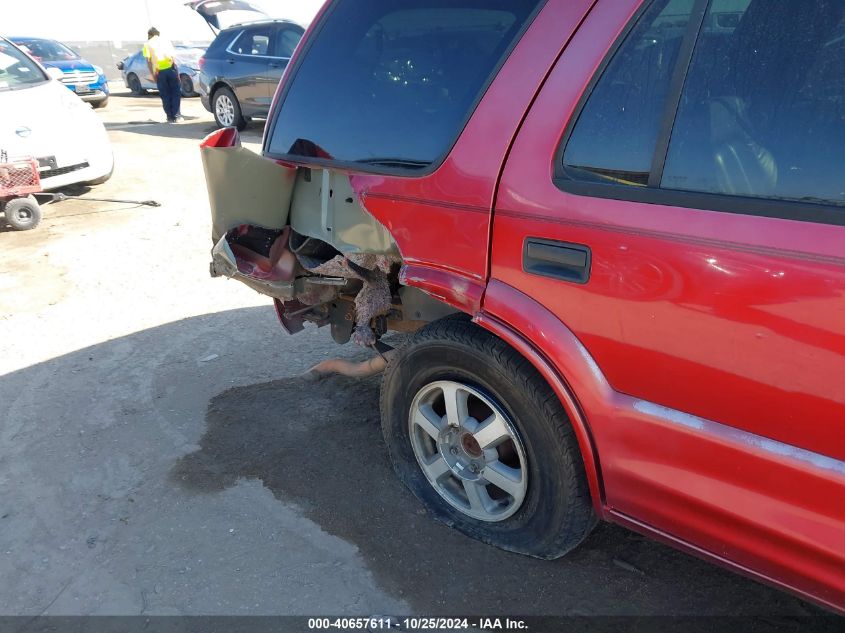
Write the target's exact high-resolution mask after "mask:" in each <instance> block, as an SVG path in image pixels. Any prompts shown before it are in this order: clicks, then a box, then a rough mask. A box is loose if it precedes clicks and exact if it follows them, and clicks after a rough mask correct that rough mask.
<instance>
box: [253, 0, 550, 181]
mask: <svg viewBox="0 0 845 633" xmlns="http://www.w3.org/2000/svg"><path fill="white" fill-rule="evenodd" d="M340 1H341V0H331V2H330V5H329V6H328V7H326V9H325V10H324V11H323V15H322V17H321V18H320V20H319V22H318V23H317V24H315V25H312V27H311V28H310V29H309V30H308V31H307V32H306V35H308V37H307V38H305V41H304V42H301V43H300V46H299V47H298V48H297V52H296V54H295V55H294V61H295V63H294V64H293V65H292V66H290V65H289V66H288V69H287V71H286V72H285V77H284V79H283V80H282V84H281V86H282V90H281V92H279V93H278V95H277V98H276V99H274V100H273V106H272V108H271V109H270V113H269V114H268V115H267V126H266V127H265V131H264V139H263V143H262V147H261V154H262V156H264V157H266V158H271V159H273V160H281V161H285V162H287V163H292V164H295V165H300V166H303V167H312V166H313V167H323V168H329V169H340V170H344V171H349V172H354V173H360V174H373V175H378V176H402V177H405V178H425V177H427V176H430V175H431V174H433V173H434V172H436V171H437V170H438V169H440V167H441V166H442V165H443V163H444V162H446V159H447V158H448V157H449V155H450V154H451V153H452V150H453V149H454V148H455V145H456V144H457V143H458V140H460V138H461V136H463V134H464V130H465V129H466V127H467V125H469V122H470V121H471V120H472V118H473V117H474V116H475V113H476V111H477V110H478V106H479V105H481V102H482V101H483V100H484V97H485V96H486V95H487V92H488V91H489V90H490V86H492V85H493V82H494V81H495V80H496V78H497V77H498V76H499V74H500V73H501V71H502V68H504V66H505V64H506V63H507V62H508V60H509V59H510V58H511V55H512V54H513V51H514V49H516V47H517V46H518V45H519V43H520V42H521V41H522V39H523V38H524V37H525V34H526V33H527V32H528V29H529V28H531V25H532V24H533V23H534V20H535V19H536V18H537V16H538V15H539V14H540V12H541V11H542V10H543V9H544V8H545V7H546V4H547V3H548V0H538V1H537V6H535V7H534V9H533V10H532V11H531V13H529V14H528V17H527V18H526V20H525V23H524V24H523V25H522V27H521V28H520V29H519V31H517V33H516V35H515V36H514V38H513V41H512V42H511V43H510V45H509V46H508V48H507V49H505V51H504V52H503V53H502V56H501V59H499V60H498V62H497V63H496V65H495V66H494V67H493V68H492V70H491V71H490V73H489V75H488V77H487V79H485V80H484V82H482V84H481V87H480V88H479V90H478V96H477V97H476V98H475V99H474V100H473V101H472V103H471V104H470V105H469V107H468V108H467V112H466V115H465V116H464V118H463V119H462V120H461V122H460V124H459V125H458V129H457V131H456V133H455V135H454V138H452V139H451V141H450V142H449V143H447V145H446V148H445V150H444V151H443V153H442V154H441V155H439V156H438V157H437V158H435V159H434V160H433V161H432V162H431V164H430V165H428V166H427V167H425V168H422V169H414V168H410V167H385V166H383V165H368V164H366V163H359V162H355V161H344V160H335V159H326V158H317V157H311V156H299V155H297V154H287V153H284V154H280V153H275V152H271V151H270V143H271V142H272V140H273V135H274V134H275V132H276V124H277V122H278V120H279V117H278V114H279V110H280V109H281V107H282V105H283V104H284V102H285V99H287V96H288V93H289V92H290V89H291V86H292V85H293V83H294V82H295V81H296V77H297V75H298V74H299V70H300V68H301V66H302V64H303V62H304V60H305V59H306V58H307V57H308V53H309V51H310V50H311V47H312V46H313V44H314V42H315V41H316V40H317V39H318V37H319V35H320V33H321V32H322V30H323V28H324V27H325V25H326V23H327V22H328V20H329V19H330V18H331V16H332V14H333V13H334V12H335V9H336V8H337V5H338V4H339V2H340Z"/></svg>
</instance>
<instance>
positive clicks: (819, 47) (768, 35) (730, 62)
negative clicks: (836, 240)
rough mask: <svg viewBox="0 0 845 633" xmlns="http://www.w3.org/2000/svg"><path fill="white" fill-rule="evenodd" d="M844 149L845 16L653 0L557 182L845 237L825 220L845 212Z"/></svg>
mask: <svg viewBox="0 0 845 633" xmlns="http://www.w3.org/2000/svg"><path fill="white" fill-rule="evenodd" d="M693 5H694V6H693ZM699 7H700V8H699ZM705 9H706V10H705ZM694 16H695V17H694ZM691 20H694V23H693V24H691V23H690V22H691ZM682 42H683V44H684V45H683V46H681V43H682ZM675 106H677V107H675ZM843 148H845V2H843V1H842V0H814V1H813V2H807V1H805V0H778V1H777V2H774V1H773V0H709V1H707V2H704V3H700V2H695V3H693V2H692V0H654V2H651V3H650V4H649V6H648V8H647V9H646V10H645V12H644V13H643V14H642V16H641V17H640V18H639V20H638V21H637V22H636V24H635V25H634V27H633V28H632V29H631V31H630V32H629V34H628V35H627V37H626V38H625V39H624V40H623V42H622V44H621V45H620V46H619V48H618V49H617V51H616V52H615V53H614V54H613V55H612V57H611V61H610V62H609V64H608V65H607V67H606V69H605V70H604V72H603V73H602V74H601V76H600V77H599V79H598V81H597V83H596V84H595V87H594V88H593V91H592V93H591V95H590V97H589V98H588V99H587V100H586V102H585V104H584V106H583V108H582V110H581V113H580V115H579V117H578V120H577V122H576V123H575V125H574V126H573V128H572V130H571V133H570V135H569V139H568V141H567V142H566V145H565V148H564V151H563V159H562V165H561V166H562V167H563V170H564V174H565V176H566V178H565V179H563V180H562V181H559V182H560V183H561V186H562V187H563V188H564V189H566V188H567V187H569V186H570V185H569V184H567V183H572V181H582V182H581V183H576V184H575V185H574V186H575V188H576V189H577V188H578V186H577V185H578V184H583V181H586V182H587V183H588V184H587V185H586V187H589V189H584V188H582V189H580V191H588V192H589V193H588V195H598V196H604V197H610V198H621V199H634V200H642V201H651V202H657V203H668V204H673V205H679V206H688V207H692V208H705V209H716V210H721V211H729V212H741V213H752V214H760V215H771V216H772V217H785V218H790V219H800V220H807V221H814V222H826V223H833V224H845V217H843V214H842V212H841V210H839V209H836V208H829V207H831V206H832V205H835V206H842V205H845V179H843V178H842V171H843V161H842V157H843ZM632 187H636V188H637V190H633V189H632ZM702 193H703V194H716V196H713V195H708V196H701V195H695V194H702ZM691 194H692V195H691ZM738 197H741V198H753V199H754V201H753V202H751V201H744V200H738V199H737V198H738ZM821 205H825V206H821ZM825 207H828V208H825Z"/></svg>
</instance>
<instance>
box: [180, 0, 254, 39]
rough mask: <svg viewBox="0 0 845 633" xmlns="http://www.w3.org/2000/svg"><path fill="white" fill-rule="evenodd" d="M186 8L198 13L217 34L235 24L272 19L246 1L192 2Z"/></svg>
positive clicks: (200, 0)
mask: <svg viewBox="0 0 845 633" xmlns="http://www.w3.org/2000/svg"><path fill="white" fill-rule="evenodd" d="M185 6H186V7H188V8H190V9H193V10H194V11H196V12H197V13H198V14H199V15H200V16H201V17H202V19H203V20H205V21H206V23H207V24H208V26H209V27H211V30H212V31H213V32H214V33H215V34H217V33H218V32H220V31H222V30H223V29H225V28H228V27H230V26H233V25H235V24H240V23H242V22H256V21H258V20H266V19H268V18H269V17H270V16H269V15H267V14H266V13H264V11H262V10H261V9H259V8H258V7H257V6H255V5H254V4H251V3H249V2H246V1H245V0H192V1H191V2H186V3H185Z"/></svg>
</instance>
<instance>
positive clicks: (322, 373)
mask: <svg viewBox="0 0 845 633" xmlns="http://www.w3.org/2000/svg"><path fill="white" fill-rule="evenodd" d="M395 353H396V351H395V350H391V351H389V352H387V353H385V354H379V355H378V356H373V357H372V358H371V359H369V360H365V361H362V362H359V363H353V362H351V361H348V360H345V359H343V358H330V359H329V360H324V361H323V362H322V363H318V364H317V365H314V366H313V367H312V368H311V369H309V370H308V371H306V372H305V373H304V374H303V376H304V377H305V378H306V379H307V380H312V381H318V380H322V379H323V378H327V377H328V376H332V375H335V374H338V375H340V376H348V377H350V378H369V377H370V376H377V375H378V374H380V373H381V372H383V371H384V370H385V368H386V367H387V363H388V361H389V360H390V358H391V357H392V356H393V355H394V354H395Z"/></svg>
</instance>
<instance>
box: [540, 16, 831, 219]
mask: <svg viewBox="0 0 845 633" xmlns="http://www.w3.org/2000/svg"><path fill="white" fill-rule="evenodd" d="M655 1H656V0H644V1H643V2H642V4H641V5H640V7H639V8H638V9H637V11H636V12H635V13H634V15H633V16H632V17H631V18H630V19H629V20H628V23H627V24H626V25H625V28H624V29H623V30H622V32H621V33H620V34H619V36H618V37H617V38H616V41H615V42H614V43H613V45H612V46H611V47H610V49H609V50H608V52H607V53H606V54H605V56H604V59H602V62H601V64H600V65H599V67H598V68H597V69H596V71H595V73H593V76H592V77H591V78H590V81H589V83H588V84H587V87H586V89H585V90H584V92H583V94H582V95H581V97H580V98H579V100H578V103H577V105H576V106H575V109H574V111H573V114H572V116H571V117H570V118H569V120H568V121H567V122H566V127H565V128H564V131H563V135H562V136H561V140H560V142H559V143H558V147H557V149H556V150H555V153H554V157H553V160H554V165H553V169H552V182H553V183H554V185H555V186H556V187H557V188H558V189H560V190H561V191H563V192H565V193H571V194H574V195H577V196H585V197H590V198H604V199H608V200H619V201H622V202H637V203H645V204H656V205H665V206H672V207H680V208H685V209H695V210H699V211H716V212H719V213H732V214H738V215H750V216H760V217H768V218H775V219H781V220H795V221H798V222H811V223H817V224H830V225H835V226H845V205H842V206H838V205H834V204H829V203H827V204H826V203H824V202H803V201H800V200H793V199H781V198H763V197H752V196H736V195H730V194H718V193H707V192H699V191H684V190H680V189H668V188H662V187H660V182H661V181H662V179H663V169H664V167H665V163H666V159H667V157H668V152H669V145H670V143H671V140H672V134H673V132H674V127H675V121H676V118H677V114H678V110H679V106H680V102H681V97H682V95H683V89H684V86H685V84H686V78H687V73H688V72H689V69H690V66H691V64H692V59H693V56H694V55H695V51H696V46H697V44H698V38H699V36H700V34H701V30H702V28H703V26H704V18H705V17H706V12H707V10H708V9H709V8H710V5H711V3H712V0H695V2H694V4H693V8H692V13H691V15H690V25H689V26H688V28H687V32H686V33H685V34H684V39H683V41H682V42H681V49H680V52H679V54H678V59H677V60H676V62H675V68H674V70H673V71H672V79H671V81H670V85H669V91H668V93H667V96H666V107H665V108H664V112H663V115H662V118H661V121H660V128H659V129H660V132H659V133H658V136H657V142H656V145H655V149H654V154H653V155H652V163H651V169H650V171H649V178H648V185H646V186H643V187H633V186H629V185H622V184H614V183H602V182H593V181H589V180H586V179H583V178H578V177H576V176H575V175H574V174H573V173H572V172H571V171H570V170H568V169H567V168H566V166H565V165H564V163H563V154H564V152H565V151H566V147H567V145H568V144H569V141H570V138H571V136H572V133H573V131H574V129H575V126H576V125H577V124H578V120H579V119H580V118H581V114H582V112H583V110H584V108H585V107H586V105H587V102H588V101H589V99H590V97H591V96H592V94H593V91H594V90H595V87H596V85H597V84H598V82H599V81H601V78H602V77H603V76H604V73H605V71H606V70H607V67H608V66H609V65H610V63H611V61H612V60H613V58H614V57H615V56H616V53H617V52H618V51H619V49H620V48H621V47H622V45H623V44H624V42H625V40H626V39H627V38H628V35H629V34H630V33H631V31H632V30H633V29H634V27H635V26H636V25H637V24H638V23H639V20H640V18H642V16H643V14H644V13H645V12H646V11H647V10H648V8H649V7H651V6H652V4H654V2H655ZM696 24H697V26H696Z"/></svg>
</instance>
